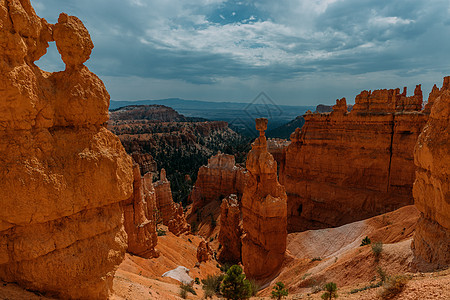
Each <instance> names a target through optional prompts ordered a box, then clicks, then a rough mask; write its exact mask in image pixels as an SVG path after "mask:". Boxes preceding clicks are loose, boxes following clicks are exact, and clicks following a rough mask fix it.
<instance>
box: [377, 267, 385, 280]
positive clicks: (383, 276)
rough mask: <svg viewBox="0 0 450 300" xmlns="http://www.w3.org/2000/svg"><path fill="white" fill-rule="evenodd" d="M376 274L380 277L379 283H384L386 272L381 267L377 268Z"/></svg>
mask: <svg viewBox="0 0 450 300" xmlns="http://www.w3.org/2000/svg"><path fill="white" fill-rule="evenodd" d="M377 273H378V276H380V280H381V282H385V281H386V272H385V271H384V270H383V269H382V268H381V267H378V268H377Z"/></svg>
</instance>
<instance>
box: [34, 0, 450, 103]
mask: <svg viewBox="0 0 450 300" xmlns="http://www.w3.org/2000/svg"><path fill="white" fill-rule="evenodd" d="M187 2H188V1H181V0H167V1H145V0H122V1H119V0H112V1H111V0H109V1H106V0H90V1H87V0H72V1H57V0H46V1H43V0H40V1H37V0H35V1H32V3H33V4H34V5H35V7H36V10H37V12H38V14H39V15H40V16H42V17H45V18H47V19H48V20H49V21H50V22H53V23H54V22H56V19H57V16H58V14H59V13H60V12H61V11H64V12H67V13H69V14H71V15H76V16H78V17H79V18H80V19H81V20H82V21H83V22H84V23H85V25H86V27H87V28H88V30H89V31H90V33H91V36H92V39H93V41H94V44H95V49H94V52H93V54H92V57H91V60H90V61H89V62H88V66H89V67H90V68H91V69H92V70H93V71H94V72H96V73H98V74H99V75H100V76H101V77H102V76H104V77H106V78H112V77H120V78H131V77H138V78H143V79H146V80H147V82H156V81H158V82H160V81H161V80H162V81H168V82H169V81H173V82H174V85H173V89H172V90H171V91H170V92H172V94H169V93H167V96H179V97H184V95H183V93H184V92H186V93H187V91H188V90H189V93H190V94H192V90H195V87H197V88H198V95H199V96H198V98H202V97H201V95H202V93H204V92H205V91H206V89H208V91H209V93H210V92H211V89H212V88H217V90H218V94H217V99H222V100H223V99H224V97H227V95H226V94H225V95H224V94H223V93H224V92H223V91H224V89H223V88H222V87H220V85H221V84H222V85H223V84H224V82H228V83H229V84H231V83H230V82H235V85H234V87H235V88H236V89H241V90H243V94H245V92H244V89H245V88H246V87H247V88H248V89H249V90H252V91H253V89H254V86H258V84H259V85H261V89H263V88H264V89H266V90H267V89H269V90H270V89H271V87H273V89H274V90H275V91H276V90H277V89H278V87H279V86H280V84H282V86H283V88H284V89H286V91H285V92H283V93H282V95H283V99H286V101H288V100H289V99H297V98H298V93H299V88H300V87H302V85H301V84H297V83H296V81H304V82H305V84H306V82H309V83H308V85H309V86H315V85H316V83H315V82H312V81H311V80H317V78H321V77H330V76H331V77H333V76H334V75H333V74H339V76H340V78H341V80H345V78H347V81H348V83H347V85H348V87H347V89H346V90H345V88H343V89H344V90H345V91H350V90H351V91H352V92H353V89H354V86H353V85H354V84H355V76H359V75H361V74H363V75H364V78H366V79H365V80H366V81H367V82H383V78H387V77H389V78H390V76H392V77H396V78H398V79H402V78H403V79H404V80H403V81H406V82H409V79H407V78H408V77H411V78H413V77H414V78H416V77H420V76H419V75H420V74H421V73H422V74H425V73H430V72H432V73H433V74H438V76H441V74H446V73H447V74H448V73H450V72H449V68H450V63H449V59H448V53H449V50H450V3H449V1H447V0H445V1H444V0H443V1H438V0H434V1H422V0H415V1H414V0H410V1H401V0H400V1H380V0H371V1H367V0H345V1H344V0H340V1H339V0H338V1H335V0H319V1H300V0H297V1H294V0H282V1H237V0H233V1H221V0H195V1H189V3H187ZM58 64H59V68H60V66H61V64H60V59H59V57H58V55H57V53H56V51H50V53H49V54H48V55H47V56H44V58H43V59H42V61H41V62H39V65H40V66H42V67H44V68H47V69H50V70H51V69H56V68H58ZM386 74H388V75H389V76H386ZM360 78H361V76H360ZM386 80H387V79H385V81H386ZM433 80H435V81H436V80H440V79H439V78H433ZM285 81H286V82H285ZM391 81H392V80H391ZM391 81H389V82H391ZM115 82H117V81H115ZM122 82H123V91H124V95H126V90H127V86H126V80H122ZM176 82H185V83H186V84H187V85H186V86H189V88H187V87H186V88H185V90H183V87H182V86H184V85H180V84H176ZM237 82H239V84H237ZM361 83H362V84H364V82H361ZM207 86H208V87H207ZM388 87H390V86H388ZM230 88H233V85H231V86H227V88H226V89H225V90H227V89H228V90H229V89H230ZM332 88H334V87H332V86H330V87H329V90H327V88H326V87H325V88H323V89H322V92H323V95H324V96H323V97H327V96H328V94H331V92H332ZM134 89H135V88H134ZM173 91H175V92H176V94H173ZM289 91H290V92H289ZM147 92H148V91H147V90H143V93H147ZM289 93H291V96H289ZM296 93H297V94H296ZM134 94H135V93H134ZM163 94H164V93H159V94H158V95H156V96H153V97H161V96H159V95H163ZM302 94H303V93H302ZM194 95H195V93H194ZM280 95H281V94H280ZM311 95H312V96H314V97H317V95H316V94H315V93H313V94H311ZM112 96H113V97H114V96H115V95H114V94H113V95H112ZM120 96H121V97H122V98H123V95H120ZM312 96H309V97H312ZM337 97H339V95H336V97H335V98H337Z"/></svg>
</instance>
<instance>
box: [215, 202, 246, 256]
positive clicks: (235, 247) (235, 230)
mask: <svg viewBox="0 0 450 300" xmlns="http://www.w3.org/2000/svg"><path fill="white" fill-rule="evenodd" d="M241 236H242V223H241V211H240V209H239V202H238V199H237V196H236V195H234V194H231V195H229V196H228V197H227V198H224V199H223V200H222V204H221V205H220V231H219V243H220V244H221V245H222V247H221V248H220V249H219V254H218V259H219V261H222V262H229V263H238V262H240V261H241V248H242V242H241Z"/></svg>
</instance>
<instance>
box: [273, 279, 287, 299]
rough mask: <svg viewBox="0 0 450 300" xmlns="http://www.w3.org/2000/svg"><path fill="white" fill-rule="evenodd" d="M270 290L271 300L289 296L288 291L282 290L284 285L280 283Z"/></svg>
mask: <svg viewBox="0 0 450 300" xmlns="http://www.w3.org/2000/svg"><path fill="white" fill-rule="evenodd" d="M272 290H273V291H272V296H271V298H272V299H277V300H281V299H282V298H283V297H286V296H287V295H288V294H289V292H288V290H287V289H285V288H284V283H282V282H281V281H279V282H277V283H276V284H275V286H274V287H273V288H272Z"/></svg>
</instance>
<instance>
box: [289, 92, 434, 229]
mask: <svg viewBox="0 0 450 300" xmlns="http://www.w3.org/2000/svg"><path fill="white" fill-rule="evenodd" d="M355 102H356V104H355V105H354V106H353V109H352V111H351V112H350V113H347V109H346V107H347V104H346V101H345V98H343V99H341V100H337V101H336V105H335V106H333V112H331V113H323V114H319V113H315V114H312V113H307V114H306V115H305V116H304V118H305V120H306V123H305V125H304V127H303V128H302V129H301V130H300V129H297V130H296V131H295V132H294V133H293V134H292V135H291V141H292V143H291V144H290V145H289V146H288V147H287V148H286V150H285V151H286V153H285V162H284V164H283V165H284V166H283V168H282V169H280V182H281V183H282V184H283V185H284V186H285V188H286V193H287V195H288V230H289V232H295V231H303V230H307V229H318V228H326V227H333V226H340V225H343V224H346V223H349V222H353V221H357V220H362V219H366V218H369V217H372V216H375V215H378V214H381V213H384V212H388V211H392V210H395V209H397V208H399V207H402V206H404V205H409V204H412V203H413V198H412V184H413V182H414V172H415V166H414V163H413V149H414V145H415V144H416V141H417V138H418V135H419V134H420V132H421V130H422V128H423V126H424V125H425V122H426V121H427V119H428V114H426V113H423V112H421V111H419V110H420V108H421V105H422V92H421V90H420V85H418V86H417V87H416V89H415V91H414V95H413V96H410V97H407V96H406V88H405V89H404V90H403V92H402V93H400V89H395V90H375V91H373V92H370V91H363V92H361V93H360V94H359V95H358V96H356V100H355Z"/></svg>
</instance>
